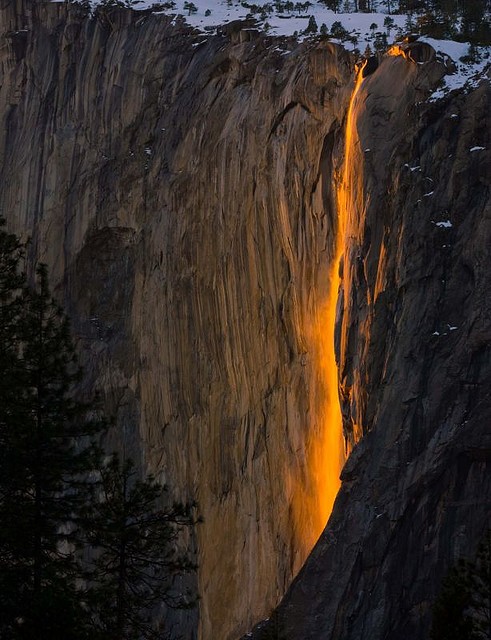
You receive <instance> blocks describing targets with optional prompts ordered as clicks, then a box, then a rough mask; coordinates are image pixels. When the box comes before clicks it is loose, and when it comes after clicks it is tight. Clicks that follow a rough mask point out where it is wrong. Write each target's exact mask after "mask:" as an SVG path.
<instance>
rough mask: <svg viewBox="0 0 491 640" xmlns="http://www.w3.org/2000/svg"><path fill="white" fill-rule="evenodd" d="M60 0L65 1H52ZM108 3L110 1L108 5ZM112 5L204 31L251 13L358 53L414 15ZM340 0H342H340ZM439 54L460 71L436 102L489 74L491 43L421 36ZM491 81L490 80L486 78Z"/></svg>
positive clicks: (270, 5) (312, 6)
mask: <svg viewBox="0 0 491 640" xmlns="http://www.w3.org/2000/svg"><path fill="white" fill-rule="evenodd" d="M53 1H55V2H56V1H62V0H53ZM87 4H90V6H91V7H92V8H95V7H96V6H98V5H101V4H108V2H107V0H90V1H89V2H87ZM109 4H110V3H109ZM114 4H125V5H126V6H131V7H132V8H134V9H136V10H138V9H153V10H154V11H155V12H158V13H160V12H165V13H168V14H172V15H175V16H176V17H177V16H178V15H179V16H182V17H183V18H184V19H185V20H186V22H187V23H188V24H189V25H191V26H192V27H194V28H196V29H198V30H200V31H202V32H203V33H206V34H212V33H214V32H216V29H217V28H218V27H219V26H221V25H224V24H226V23H228V22H231V21H233V20H243V19H246V18H250V17H253V18H254V19H255V20H257V24H258V28H261V29H263V30H265V31H266V32H268V33H269V34H271V35H277V36H295V37H297V38H298V39H299V40H303V39H306V38H311V37H317V36H318V35H324V36H326V37H329V39H330V40H332V41H334V42H339V43H341V44H343V46H345V47H346V48H347V49H348V50H351V51H354V52H355V54H356V55H360V56H362V55H370V54H372V53H373V52H376V51H378V52H383V51H385V50H386V49H387V48H388V47H389V46H390V44H392V43H393V42H394V40H396V39H397V38H401V37H402V36H404V35H405V34H407V33H408V32H409V31H410V30H411V27H412V26H413V24H414V15H413V16H409V15H407V14H392V15H389V13H388V11H387V5H388V3H387V0H372V7H373V9H374V11H373V12H371V13H363V12H355V11H354V8H355V7H354V3H353V1H350V0H347V1H345V2H344V3H342V6H343V12H341V13H339V12H337V13H336V12H334V11H332V10H331V9H328V8H327V6H326V4H329V3H326V4H324V3H322V2H319V1H317V0H305V1H303V2H302V1H298V0H241V1H238V0H162V2H160V4H159V3H158V2H156V1H155V0H125V1H124V2H119V3H118V2H117V0H114ZM340 4H341V3H340ZM420 40H421V41H424V42H427V43H428V44H430V45H431V46H432V47H433V48H434V49H435V50H436V51H437V52H440V53H441V54H445V55H447V56H450V58H451V59H452V60H453V61H454V63H455V67H456V72H455V73H454V74H452V75H448V76H446V78H445V82H444V83H443V84H442V86H441V87H439V89H438V90H437V91H435V93H434V94H433V96H432V97H431V99H432V100H437V99H439V98H441V97H443V96H444V95H445V94H446V93H448V92H449V91H452V90H454V89H458V88H461V87H463V86H465V85H467V86H475V85H476V84H477V83H478V82H480V81H482V79H483V78H486V70H487V69H488V68H489V67H490V64H491V47H476V46H474V45H469V43H466V42H455V41H453V40H435V39H434V38H429V37H420ZM488 80H489V79H488Z"/></svg>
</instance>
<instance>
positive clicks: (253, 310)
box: [0, 0, 491, 640]
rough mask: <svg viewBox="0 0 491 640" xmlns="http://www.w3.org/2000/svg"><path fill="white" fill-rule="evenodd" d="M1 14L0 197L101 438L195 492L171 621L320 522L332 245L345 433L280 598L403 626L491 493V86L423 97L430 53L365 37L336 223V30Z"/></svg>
mask: <svg viewBox="0 0 491 640" xmlns="http://www.w3.org/2000/svg"><path fill="white" fill-rule="evenodd" d="M0 38H1V40H2V47H1V52H0V73H1V86H0V121H1V127H0V181H1V184H2V189H1V192H0V211H1V213H2V215H3V216H5V217H6V218H7V222H8V225H9V227H10V228H11V229H12V230H14V231H16V232H18V233H20V234H22V236H23V237H24V238H27V237H29V238H30V242H29V253H30V257H31V259H32V261H34V260H36V259H41V260H43V261H45V262H47V263H48V265H49V268H50V276H51V281H52V283H53V285H54V288H55V293H56V295H57V297H58V298H59V299H60V300H61V301H63V303H64V305H65V308H66V309H67V311H68V312H69V314H70V316H71V317H72V325H73V330H74V334H75V337H76V339H77V341H78V345H79V348H80V352H81V358H82V362H83V364H84V366H85V371H86V378H85V381H84V385H85V387H86V388H85V389H83V391H85V390H90V389H95V388H96V389H99V390H100V392H101V393H102V396H103V400H104V402H105V405H106V408H107V411H108V413H110V414H111V415H114V417H115V423H116V427H115V428H114V429H113V430H112V432H111V434H110V441H111V442H110V443H109V444H111V445H112V446H114V445H116V446H119V447H124V449H125V450H126V451H130V452H131V454H132V455H133V457H136V458H137V459H138V461H139V464H140V465H141V467H142V468H143V469H145V470H150V471H153V472H154V473H156V474H157V475H158V477H159V478H161V479H162V480H163V481H169V483H170V484H171V486H172V487H173V488H174V491H175V496H176V497H179V498H180V499H193V498H194V499H196V500H197V501H198V502H199V505H200V511H201V513H202V515H203V518H204V523H203V524H202V525H200V526H199V527H197V530H196V541H195V542H196V545H197V548H198V553H199V565H200V568H199V571H198V575H197V578H196V579H197V582H198V588H199V591H200V595H201V603H200V606H199V610H195V611H191V612H184V613H182V614H180V615H178V616H176V618H175V620H173V624H174V630H173V633H174V634H175V637H178V636H179V634H181V635H183V636H184V637H186V638H194V637H197V636H198V635H199V637H200V638H202V639H203V640H211V639H213V640H216V639H218V640H222V639H223V640H228V639H232V638H237V637H238V636H240V634H241V633H243V632H244V631H245V630H247V629H248V628H250V627H251V626H252V625H253V623H254V622H256V621H257V620H259V619H260V618H261V617H264V616H266V615H267V614H268V613H269V612H270V610H271V609H272V608H273V607H274V606H275V605H276V604H277V603H278V601H279V600H280V598H281V597H282V596H283V594H284V593H285V590H286V589H287V587H288V585H289V584H290V582H291V580H292V578H293V576H294V575H295V574H296V573H297V572H298V570H299V569H300V567H301V566H302V564H303V562H304V560H305V558H306V557H307V554H308V553H309V551H310V549H311V547H312V546H313V544H314V543H315V541H316V539H317V538H318V536H319V534H320V533H321V531H322V529H323V527H324V525H325V522H326V519H327V517H328V515H329V512H330V509H331V504H332V500H333V497H334V494H335V492H336V491H337V488H338V486H337V482H336V475H337V473H338V471H339V468H340V462H341V460H342V453H341V451H340V440H341V437H340V433H339V427H338V426H336V428H334V427H333V425H334V423H336V422H337V420H338V418H335V417H331V415H332V407H333V406H334V405H336V406H337V391H338V390H337V384H336V371H335V370H334V383H333V382H332V377H333V376H332V374H333V364H334V350H333V348H332V345H333V342H334V336H333V327H331V328H329V325H330V324H332V322H334V318H333V317H331V316H333V314H332V313H331V312H330V311H329V309H332V308H333V305H332V301H333V300H334V301H335V299H336V297H337V288H338V282H337V280H338V276H337V272H338V265H337V259H338V257H339V256H338V248H339V246H341V249H342V254H343V257H342V259H341V269H340V272H341V275H342V278H341V288H340V297H339V302H338V312H337V331H336V340H335V342H336V348H337V361H338V363H339V383H340V392H341V400H342V402H341V405H342V406H341V408H342V415H343V422H344V430H345V431H344V432H345V438H346V442H347V443H348V448H349V449H350V450H351V449H353V451H352V453H351V456H350V458H349V460H348V462H347V464H346V466H345V468H344V470H343V486H342V490H341V492H340V494H339V496H338V499H337V501H336V505H335V508H334V512H333V515H332V517H331V519H330V521H329V526H328V527H327V529H326V530H325V531H324V533H323V535H322V536H321V538H320V540H319V542H318V544H317V545H316V547H315V549H314V551H313V553H312V554H311V555H310V557H309V559H308V561H307V563H306V564H305V566H304V567H303V569H302V570H301V572H300V575H299V577H298V578H297V580H296V581H295V582H294V584H293V586H292V588H291V590H290V591H289V592H288V594H287V596H286V599H285V600H284V601H283V603H282V604H281V606H280V608H279V610H278V613H277V614H275V616H274V624H275V625H276V630H281V631H278V633H281V634H283V635H280V637H286V638H292V639H296V640H300V639H304V638H305V639H306V638H320V637H323V638H324V637H329V638H336V639H337V638H350V639H355V638H361V637H368V635H369V637H370V638H394V639H395V638H398V639H402V638H423V637H425V636H424V633H426V629H427V624H428V617H427V613H428V609H429V606H430V603H431V599H432V597H433V596H434V594H435V592H436V590H437V588H438V580H439V579H440V577H441V575H442V574H443V572H444V571H445V569H446V567H447V566H448V565H449V564H451V562H452V561H453V560H454V559H455V557H457V556H458V554H459V553H460V552H461V551H462V550H465V549H468V548H472V547H473V546H475V543H476V541H477V539H478V537H479V535H480V534H481V533H482V530H483V527H484V526H485V520H486V514H487V513H489V504H487V503H486V497H485V496H486V493H485V492H486V489H487V490H488V494H487V495H489V450H490V443H489V435H488V434H487V432H488V431H489V429H487V425H488V424H489V417H490V416H489V413H490V402H489V397H488V395H489V392H488V388H487V386H486V384H487V385H488V386H489V375H490V367H491V361H490V331H491V329H490V319H489V299H490V296H489V288H490V284H489V277H488V274H487V271H488V268H487V265H488V264H489V263H488V256H487V247H488V246H489V234H490V219H489V218H490V211H489V175H490V171H489V169H490V167H489V162H490V160H489V158H490V155H489V150H488V149H489V140H487V139H486V136H487V135H488V130H489V112H490V90H489V85H482V86H480V87H479V88H476V89H474V90H473V91H471V92H469V93H467V94H464V93H460V94H458V95H455V96H453V97H450V98H448V99H446V100H445V101H441V102H438V103H435V104H431V103H428V102H426V99H427V97H428V95H429V94H430V93H431V91H432V90H433V89H434V87H435V86H436V84H437V82H438V80H439V78H440V77H441V75H442V74H443V73H444V72H445V69H444V66H443V65H442V63H440V62H438V61H437V60H435V59H434V58H433V56H431V55H430V56H423V57H424V60H423V61H421V60H419V62H423V64H418V60H415V59H414V57H413V58H410V57H408V56H390V57H385V58H384V59H383V60H382V61H381V63H380V65H379V66H378V68H376V69H375V71H374V72H373V73H372V74H371V75H367V76H366V77H365V78H364V80H363V83H362V84H361V86H360V88H359V91H358V94H357V96H356V101H354V102H353V103H352V104H351V107H352V114H353V118H352V121H353V125H354V126H355V127H356V131H354V135H353V136H352V144H353V150H352V153H351V161H352V169H351V170H350V172H349V173H350V176H351V177H350V178H349V183H350V184H351V182H352V181H353V184H352V186H350V187H349V188H350V193H352V194H353V197H352V199H350V202H349V203H348V213H347V217H346V219H345V221H344V222H343V224H342V225H341V224H340V222H339V220H338V209H339V198H338V193H339V189H340V185H341V183H342V182H343V180H344V181H346V180H347V178H346V171H345V170H344V169H343V157H344V154H345V135H344V131H345V122H346V116H347V113H348V111H349V109H350V96H351V94H352V91H353V86H354V72H353V63H354V61H353V60H352V59H351V58H350V56H349V54H348V53H347V52H346V51H345V50H344V49H342V48H341V47H338V46H337V45H334V44H330V43H327V42H318V43H310V44H309V43H305V44H302V45H298V44H296V43H294V42H289V41H287V40H284V41H275V40H274V39H272V38H268V37H265V36H264V35H261V34H258V33H256V32H255V31H254V30H252V29H244V28H241V27H240V26H237V25H235V26H234V25H232V26H230V27H229V28H227V29H224V30H223V31H222V33H221V34H219V35H217V36H212V37H211V36H210V37H205V36H203V35H202V34H199V33H197V32H194V31H193V30H191V29H189V28H188V27H186V26H185V25H184V24H181V23H179V21H177V22H176V21H172V20H171V19H170V18H169V17H167V16H165V15H151V14H147V13H143V12H142V13H138V12H132V11H129V10H128V11H125V10H105V11H98V12H96V14H95V15H89V13H88V12H87V10H85V9H83V8H81V7H80V6H77V5H73V4H61V3H56V4H54V3H53V4H44V3H37V2H28V1H27V0H16V1H9V0H2V1H1V2H0ZM474 147H484V149H479V150H475V151H470V149H472V148H474ZM368 149H369V151H368ZM348 186H349V185H348ZM350 198H351V196H350ZM340 238H341V241H340ZM339 242H341V245H340V244H339ZM333 274H335V275H334V276H333ZM326 327H327V329H326ZM329 376H331V381H330V382H328V381H327V378H328V377H329ZM330 437H331V440H329V438H330ZM326 478H327V479H326ZM270 630H271V627H270ZM258 633H260V634H261V633H269V631H260V632H258ZM273 637H275V636H273Z"/></svg>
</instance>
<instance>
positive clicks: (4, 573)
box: [0, 235, 102, 640]
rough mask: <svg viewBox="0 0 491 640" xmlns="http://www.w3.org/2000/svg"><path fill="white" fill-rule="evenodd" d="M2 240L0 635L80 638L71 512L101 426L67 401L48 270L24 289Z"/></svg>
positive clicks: (12, 247)
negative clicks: (8, 274)
mask: <svg viewBox="0 0 491 640" xmlns="http://www.w3.org/2000/svg"><path fill="white" fill-rule="evenodd" d="M2 240H3V243H4V245H5V246H6V254H5V255H4V256H3V259H2V264H3V265H4V268H6V269H7V271H8V268H10V270H11V273H12V276H13V279H12V282H13V283H15V284H14V285H10V291H9V285H8V283H7V281H6V279H5V278H3V279H2V278H1V277H0V287H2V291H1V292H0V300H1V301H2V314H1V316H0V319H1V321H2V326H1V327H0V332H1V333H2V334H3V335H4V336H7V340H6V342H5V343H4V342H3V341H2V344H1V345H0V361H2V362H3V363H5V365H6V366H5V369H3V370H2V377H1V384H0V407H1V412H0V431H1V444H2V454H1V455H2V460H1V462H2V471H1V474H0V588H1V590H2V598H1V604H0V607H1V608H0V621H1V622H0V636H1V637H2V638H5V639H9V638H23V639H26V640H31V639H32V640H34V639H36V640H39V639H46V640H48V639H49V640H58V639H60V640H71V639H73V640H75V639H77V640H78V639H79V638H83V637H85V636H84V628H85V627H84V622H83V621H84V618H85V611H84V608H83V606H82V605H83V602H82V601H83V599H82V598H81V594H80V593H79V592H78V591H77V589H76V587H77V579H78V578H79V577H80V564H79V562H78V561H77V555H76V553H75V550H76V548H77V546H78V545H79V544H80V543H81V539H80V535H79V534H80V531H79V515H80V513H81V509H82V507H83V505H84V504H86V503H87V502H88V501H90V495H89V494H90V490H91V484H90V483H89V482H88V480H87V477H88V474H89V472H90V471H92V470H93V469H94V468H95V466H96V465H97V460H98V449H97V447H96V446H95V444H94V442H93V439H94V436H95V435H96V434H97V433H98V432H99V431H100V430H101V428H102V423H101V422H100V421H99V420H92V419H90V418H89V413H90V409H91V408H90V407H89V406H88V405H85V404H83V403H80V402H77V401H76V400H74V398H73V395H72V393H73V388H74V385H75V384H76V383H77V382H78V381H79V380H80V375H81V372H80V368H79V367H78V365H77V360H76V356H75V352H74V347H73V344H72V341H71V338H70V333H69V324H68V320H67V318H66V317H65V315H64V314H63V312H62V311H61V309H60V307H59V306H58V305H57V304H56V302H55V301H54V300H53V299H52V297H51V293H50V290H49V286H48V279H47V269H46V267H45V266H44V265H40V266H39V267H38V269H37V272H36V276H37V278H36V283H35V285H34V287H33V288H30V287H28V286H27V285H26V284H25V278H24V276H23V275H22V274H21V273H20V272H19V270H18V266H19V251H20V247H19V245H18V243H17V244H16V242H15V240H13V239H12V237H10V238H8V237H6V236H5V235H2ZM9 256H10V258H9ZM5 273H6V272H5ZM14 320H15V327H13V326H11V325H12V323H13V321H14Z"/></svg>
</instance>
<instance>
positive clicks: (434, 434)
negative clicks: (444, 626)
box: [249, 52, 491, 640]
mask: <svg viewBox="0 0 491 640" xmlns="http://www.w3.org/2000/svg"><path fill="white" fill-rule="evenodd" d="M443 70H444V69H443V67H442V66H441V65H439V64H438V63H437V62H436V61H435V60H434V57H433V56H428V57H427V63H426V64H417V63H415V61H414V60H413V59H412V58H411V57H410V56H406V55H399V56H397V55H396V56H395V57H394V53H393V52H392V55H391V56H388V57H385V58H384V59H383V60H382V61H381V64H380V65H379V66H378V68H377V69H376V70H375V71H374V72H373V74H371V75H369V76H367V77H366V78H365V79H364V81H363V84H362V85H361V88H360V91H359V94H358V96H357V99H356V103H355V104H354V111H355V118H354V119H355V122H356V125H355V131H354V133H353V136H352V137H353V140H354V142H353V143H352V144H353V149H352V151H351V153H352V155H353V160H352V161H353V165H354V167H355V169H354V171H353V172H352V187H353V188H352V198H351V207H350V216H349V220H348V222H347V230H346V236H345V249H344V256H343V259H342V265H341V271H342V287H341V291H340V300H339V303H338V309H339V313H338V328H337V351H338V360H339V367H340V370H339V376H340V389H341V401H342V409H343V417H344V421H345V428H346V433H347V437H348V440H349V442H350V443H351V446H353V447H354V448H353V452H352V453H351V456H350V457H349V459H348V461H347V463H346V465H345V467H344V469H343V472H342V488H341V490H340V493H339V494H338V498H337V500H336V503H335V507H334V511H333V513H332V516H331V518H330V520H329V523H328V526H327V527H326V529H325V531H324V532H323V535H322V536H321V538H320V540H319V542H318V544H317V545H316V547H315V549H314V550H313V552H312V554H311V555H310V557H309V559H308V561H307V562H306V564H305V566H304V567H303V568H302V571H301V572H300V574H299V576H298V577H297V579H296V580H295V582H294V583H293V585H292V587H291V588H290V590H289V592H288V593H287V595H286V596H285V598H284V600H283V602H282V604H281V606H280V607H279V609H278V610H277V611H276V612H275V615H274V616H272V618H271V621H270V622H269V623H268V624H266V625H261V628H259V629H258V630H257V631H256V632H255V633H254V634H253V636H254V637H255V638H273V637H274V638H276V637H277V638H284V639H292V640H293V639H295V640H297V639H299V638H302V639H304V640H307V639H310V640H314V639H319V640H320V639H321V638H322V639H324V638H330V639H332V640H334V639H335V640H361V639H366V638H370V639H371V640H377V639H380V640H381V639H382V638H384V639H389V640H409V639H414V638H418V639H421V640H423V639H426V638H428V637H429V627H430V622H431V607H432V604H433V602H434V600H435V597H436V595H437V594H438V592H439V590H440V587H441V581H442V578H443V577H444V576H445V574H446V573H447V571H448V570H449V568H450V567H451V566H453V565H454V564H455V563H456V562H457V560H458V559H459V558H460V557H463V556H468V557H472V556H473V555H474V554H475V552H476V547H477V544H478V542H479V541H480V539H481V538H482V536H483V534H484V532H485V531H486V529H488V528H489V526H490V515H491V509H490V506H491V503H490V497H489V496H490V495H491V494H490V490H491V484H490V483H491V474H490V458H491V448H490V444H491V439H490V431H489V424H490V413H491V405H490V398H489V384H490V380H491V322H490V318H491V316H490V313H491V303H490V299H491V298H490V293H491V280H490V278H489V255H488V249H487V247H489V241H490V234H491V199H490V176H491V148H490V139H489V125H490V116H489V114H490V113H491V88H490V84H489V82H488V81H483V82H482V83H481V84H480V85H479V86H477V87H476V88H474V89H473V90H468V91H461V92H457V93H454V94H451V95H450V96H448V97H447V98H446V99H444V100H440V101H438V102H435V103H432V102H431V101H428V100H427V97H428V94H429V93H430V92H431V90H432V88H433V87H434V86H435V83H437V82H438V79H439V77H440V75H441V73H442V72H443ZM249 637H252V636H249Z"/></svg>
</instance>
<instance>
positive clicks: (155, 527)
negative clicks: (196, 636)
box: [88, 455, 196, 640]
mask: <svg viewBox="0 0 491 640" xmlns="http://www.w3.org/2000/svg"><path fill="white" fill-rule="evenodd" d="M101 476H102V478H101V496H100V500H99V501H98V502H97V503H96V505H95V507H94V510H91V512H90V519H89V522H88V527H89V542H90V543H91V544H92V545H93V547H94V548H95V559H94V561H93V566H92V571H91V572H90V580H91V583H92V589H91V599H90V606H91V609H92V611H93V614H94V615H93V621H94V626H95V628H96V630H97V633H98V634H99V636H100V637H101V638H104V639H105V640H133V639H134V640H137V639H138V640H142V639H143V638H145V639H152V640H153V639H157V638H158V639H159V640H160V639H162V638H163V637H165V636H163V635H162V630H161V629H158V628H156V627H155V626H154V625H153V623H152V619H153V617H154V615H153V614H154V613H155V611H154V610H155V608H156V607H158V606H159V605H161V604H162V603H165V605H167V606H168V607H172V608H189V607H192V606H195V603H196V598H195V597H194V596H193V595H192V594H191V593H190V592H185V593H180V592H179V591H176V589H175V587H174V585H173V582H174V579H175V578H176V577H177V576H180V575H182V574H183V573H185V572H187V571H191V570H193V569H195V568H196V567H195V565H193V564H192V563H191V562H190V561H189V559H188V557H187V556H182V555H180V554H179V553H178V551H177V546H176V542H177V539H178V536H179V533H180V531H181V530H182V528H183V527H190V526H192V525H193V524H194V523H195V520H194V518H193V511H194V505H193V504H188V505H183V504H174V505H172V506H171V507H169V508H159V506H158V503H159V500H160V499H161V498H162V496H163V493H164V491H165V487H162V486H161V485H159V484H158V483H156V482H155V481H154V479H153V478H152V477H151V476H149V477H148V478H147V479H146V480H145V481H141V480H139V479H138V473H137V471H136V469H135V467H134V464H133V462H132V461H131V460H125V461H124V462H122V463H121V462H120V460H119V459H118V457H117V456H116V455H114V456H112V458H111V460H110V461H109V462H108V464H107V465H106V466H105V467H104V468H103V470H102V472H101ZM99 636H98V637H99Z"/></svg>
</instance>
